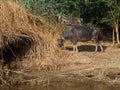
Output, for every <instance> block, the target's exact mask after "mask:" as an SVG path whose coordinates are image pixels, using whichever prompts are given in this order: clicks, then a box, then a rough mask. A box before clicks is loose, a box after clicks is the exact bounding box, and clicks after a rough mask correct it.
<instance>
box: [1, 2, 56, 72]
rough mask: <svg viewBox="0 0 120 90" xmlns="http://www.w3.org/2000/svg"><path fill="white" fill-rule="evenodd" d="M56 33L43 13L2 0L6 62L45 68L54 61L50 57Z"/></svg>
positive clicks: (2, 56) (37, 68) (14, 64)
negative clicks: (45, 20)
mask: <svg viewBox="0 0 120 90" xmlns="http://www.w3.org/2000/svg"><path fill="white" fill-rule="evenodd" d="M55 36H57V35H55V34H54V32H53V31H52V28H50V26H49V25H47V24H46V23H45V22H44V21H43V20H42V19H41V17H40V16H34V15H32V14H29V13H27V12H26V10H25V8H24V7H22V6H19V5H17V4H16V3H14V2H11V1H0V50H1V52H0V59H1V60H2V61H4V64H5V65H6V64H9V65H10V66H11V68H14V67H15V69H17V68H19V69H25V70H26V69H29V70H41V68H43V67H44V66H45V67H46V65H48V64H50V63H49V62H51V61H49V60H50V59H49V60H48V58H49V57H51V55H52V52H54V50H55V49H54V48H56V44H55V43H56V38H55ZM43 60H46V62H47V63H46V62H45V61H43ZM11 62H12V64H11ZM43 62H44V63H43Z"/></svg>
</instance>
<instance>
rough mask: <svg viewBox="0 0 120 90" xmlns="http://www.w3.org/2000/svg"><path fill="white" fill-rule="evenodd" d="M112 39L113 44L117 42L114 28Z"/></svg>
mask: <svg viewBox="0 0 120 90" xmlns="http://www.w3.org/2000/svg"><path fill="white" fill-rule="evenodd" d="M112 41H113V45H114V44H115V29H114V28H113V33H112Z"/></svg>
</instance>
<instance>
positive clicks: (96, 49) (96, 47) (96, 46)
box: [95, 43, 99, 52]
mask: <svg viewBox="0 0 120 90" xmlns="http://www.w3.org/2000/svg"><path fill="white" fill-rule="evenodd" d="M98 46H99V44H98V43H96V45H95V52H97V51H98Z"/></svg>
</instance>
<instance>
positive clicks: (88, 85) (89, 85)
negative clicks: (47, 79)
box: [0, 81, 120, 90]
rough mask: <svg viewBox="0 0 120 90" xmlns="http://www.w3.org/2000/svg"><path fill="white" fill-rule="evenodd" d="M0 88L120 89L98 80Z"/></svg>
mask: <svg viewBox="0 0 120 90" xmlns="http://www.w3.org/2000/svg"><path fill="white" fill-rule="evenodd" d="M0 90H120V86H117V87H113V86H107V85H105V84H103V83H100V82H93V81H92V82H77V83H73V82H57V83H56V82H55V83H51V84H50V85H40V86H29V85H22V86H12V87H0Z"/></svg>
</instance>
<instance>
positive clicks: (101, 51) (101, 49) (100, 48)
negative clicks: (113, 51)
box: [99, 43, 103, 52]
mask: <svg viewBox="0 0 120 90" xmlns="http://www.w3.org/2000/svg"><path fill="white" fill-rule="evenodd" d="M99 46H100V49H101V52H103V47H102V45H101V43H99Z"/></svg>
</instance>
